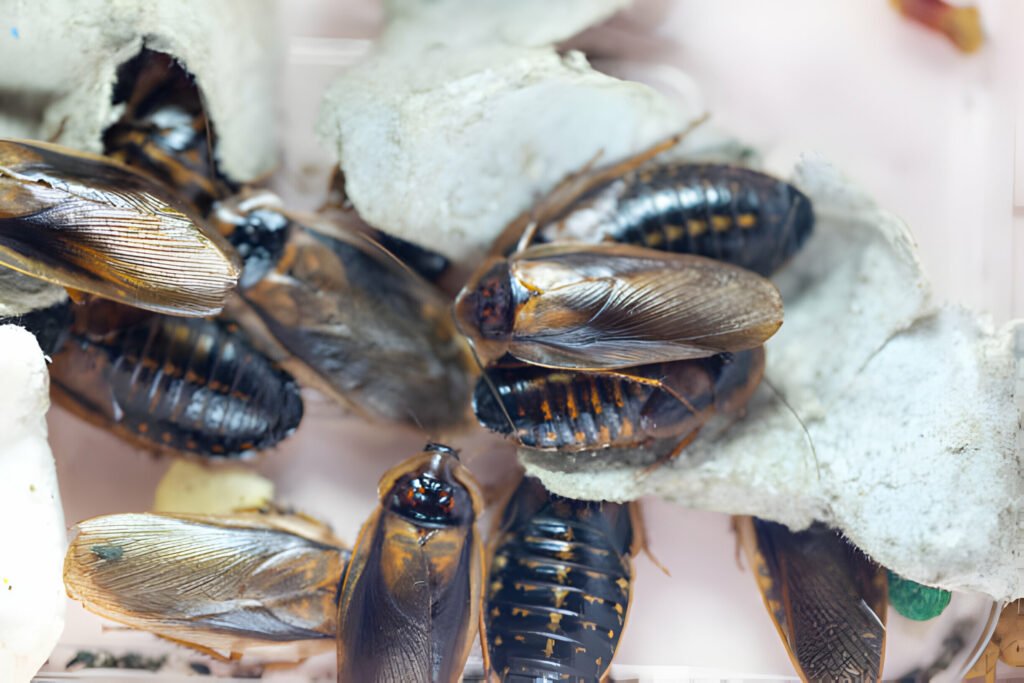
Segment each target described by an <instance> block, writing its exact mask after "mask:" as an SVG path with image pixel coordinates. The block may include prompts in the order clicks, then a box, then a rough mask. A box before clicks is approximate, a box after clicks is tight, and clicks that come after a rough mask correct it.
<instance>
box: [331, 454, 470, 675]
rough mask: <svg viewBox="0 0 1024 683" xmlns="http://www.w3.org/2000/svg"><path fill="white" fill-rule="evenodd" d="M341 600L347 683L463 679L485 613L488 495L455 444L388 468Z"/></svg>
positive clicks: (341, 668)
mask: <svg viewBox="0 0 1024 683" xmlns="http://www.w3.org/2000/svg"><path fill="white" fill-rule="evenodd" d="M378 491H379V494H380V505H379V507H378V508H377V510H376V511H374V513H373V514H372V515H371V516H370V518H369V519H368V520H367V521H366V523H365V524H364V525H363V528H362V530H361V531H360V532H359V539H358V541H357V542H356V546H355V549H354V550H353V552H352V559H351V560H350V562H349V565H348V569H347V570H346V571H345V580H344V583H343V584H342V589H341V600H340V603H339V606H338V614H339V616H338V681H339V683H355V682H358V683H373V682H375V681H376V682H381V683H384V682H386V683H399V682H401V683H434V682H449V681H450V682H452V683H454V682H455V681H458V680H459V679H460V677H461V675H462V670H463V667H464V666H465V663H466V659H467V657H468V656H469V650H470V647H471V646H472V640H473V635H474V629H476V627H477V624H478V619H479V614H480V603H481V599H482V586H483V579H484V574H483V549H482V545H481V541H480V537H479V534H478V533H477V531H476V524H475V523H476V518H477V516H478V515H479V514H480V511H481V508H482V506H481V500H480V495H479V494H478V493H477V491H476V485H475V484H474V482H473V480H472V478H471V476H470V474H469V472H468V470H466V468H465V467H463V466H462V465H461V464H460V463H459V460H458V457H457V455H456V453H455V451H453V450H452V449H450V448H448V447H447V446H441V445H438V444H428V445H427V447H426V448H425V449H424V451H423V452H422V453H420V454H418V455H415V456H413V457H412V458H410V459H408V460H406V461H405V462H403V463H401V464H399V465H398V466H396V467H394V468H392V469H391V470H390V471H388V472H387V473H386V474H385V475H384V477H383V478H382V479H381V482H380V486H379V488H378Z"/></svg>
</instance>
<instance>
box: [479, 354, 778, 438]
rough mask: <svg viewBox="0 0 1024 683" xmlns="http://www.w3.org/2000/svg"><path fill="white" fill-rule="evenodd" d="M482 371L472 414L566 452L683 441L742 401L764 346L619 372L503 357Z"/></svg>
mask: <svg viewBox="0 0 1024 683" xmlns="http://www.w3.org/2000/svg"><path fill="white" fill-rule="evenodd" d="M485 372H486V378H484V377H481V378H480V380H479V381H478V382H477V385H476V391H475V392H474V395H473V411H474V412H475V413H476V416H477V419H478V420H479V421H480V423H481V424H483V426H485V427H487V428H488V429H490V430H491V431H494V432H498V433H501V434H510V433H512V432H513V430H514V433H512V436H513V438H514V439H515V440H516V442H517V443H518V444H519V445H520V446H525V447H527V448H530V449H535V450H553V451H559V452H563V453H565V452H574V451H582V450H592V449H601V448H616V447H636V446H640V445H643V444H647V443H650V442H652V441H655V440H659V439H666V438H674V439H675V441H676V442H677V443H680V444H684V445H685V443H687V442H688V441H689V440H690V439H692V437H693V436H695V435H696V433H697V431H698V430H699V429H700V427H701V426H702V425H703V424H704V423H705V422H706V421H707V420H708V419H709V418H710V417H711V416H712V415H714V414H722V415H727V414H730V413H733V412H735V411H737V410H740V409H742V408H743V407H744V406H745V405H746V403H747V401H748V399H749V398H750V396H751V394H752V393H753V391H754V389H756V388H757V385H758V383H759V382H760V381H761V377H762V375H763V373H764V350H763V349H762V348H760V347H759V348H756V349H751V350H749V351H740V352H738V353H735V354H719V355H716V356H711V357H710V358H701V359H697V360H689V361H676V362H674V363H659V364H654V365H644V366H640V367H636V368H627V369H624V370H620V371H618V372H616V373H611V372H606V373H587V372H572V371H567V370H552V369H549V368H541V367H537V366H531V365H528V364H526V363H521V362H517V361H515V360H511V359H507V358H506V359H505V360H504V362H500V363H498V364H496V365H493V366H491V367H489V368H488V369H487V370H486V371H485ZM495 395H497V396H498V397H500V400H501V404H499V403H498V401H497V400H496V398H495ZM510 420H511V424H510Z"/></svg>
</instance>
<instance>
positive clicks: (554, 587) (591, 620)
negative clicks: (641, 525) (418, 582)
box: [485, 484, 632, 683]
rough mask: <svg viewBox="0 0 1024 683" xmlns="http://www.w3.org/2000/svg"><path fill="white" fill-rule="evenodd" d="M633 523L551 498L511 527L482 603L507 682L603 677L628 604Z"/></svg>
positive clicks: (623, 515) (621, 509)
mask: <svg viewBox="0 0 1024 683" xmlns="http://www.w3.org/2000/svg"><path fill="white" fill-rule="evenodd" d="M538 486H539V484H538ZM629 524H630V522H629V513H628V509H627V508H626V506H624V505H619V504H617V503H597V502H584V501H573V500H568V499H562V498H558V497H555V496H550V500H549V502H548V503H547V505H545V506H544V507H543V508H541V509H540V510H539V511H538V513H537V514H536V515H534V516H532V517H531V518H530V519H529V520H528V521H526V523H524V524H522V525H519V526H514V527H513V528H510V529H508V528H507V529H506V530H505V533H504V534H503V535H502V537H501V541H500V544H499V545H498V547H497V549H496V551H495V554H494V556H493V558H492V564H491V568H490V576H489V586H488V593H487V595H488V598H487V604H486V605H485V628H486V630H487V634H486V635H487V646H488V651H489V654H490V665H491V668H492V670H493V671H494V672H495V673H497V674H498V676H499V678H500V679H501V680H503V681H535V680H539V679H540V680H557V681H586V682H587V683H590V682H592V681H597V680H599V679H600V678H601V677H602V676H603V675H604V673H605V672H606V671H607V669H608V667H609V666H610V665H611V660H612V657H613V656H614V654H615V648H616V647H617V645H618V642H619V636H620V635H621V633H622V628H623V626H624V624H625V620H626V612H627V610H628V607H629V598H630V582H631V580H632V566H631V561H630V557H629V554H628V553H629V548H630V545H631V543H632V530H631V527H630V525H629Z"/></svg>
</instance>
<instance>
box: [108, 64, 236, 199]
mask: <svg viewBox="0 0 1024 683" xmlns="http://www.w3.org/2000/svg"><path fill="white" fill-rule="evenodd" d="M113 104H114V105H121V106H123V107H124V111H123V113H122V115H121V118H120V119H119V120H118V121H117V122H116V123H115V124H114V125H112V126H110V127H109V128H108V129H107V130H106V131H105V132H104V134H103V146H104V150H105V151H106V154H107V156H109V157H111V158H113V159H117V160H118V161H120V162H122V163H125V164H127V165H129V166H134V167H135V168H138V169H140V170H142V171H143V172H145V173H147V174H149V175H151V176H152V177H154V178H156V179H157V180H159V181H160V182H162V183H163V184H164V185H166V186H167V187H173V188H174V189H175V191H176V192H177V193H178V194H179V195H180V196H181V197H182V198H183V199H185V200H186V201H188V202H190V203H191V204H192V206H194V207H195V208H196V209H197V210H198V211H199V212H200V213H202V214H204V215H205V214H208V213H209V212H210V210H211V208H212V206H213V203H214V202H216V201H217V200H219V199H223V198H225V197H228V196H230V195H232V194H233V193H234V191H235V187H234V186H233V185H232V184H231V183H229V182H228V181H227V180H226V179H225V178H224V177H223V176H222V175H221V174H220V171H219V170H218V168H217V163H216V159H215V158H214V155H213V145H212V144H211V143H212V138H213V131H212V129H211V126H210V122H209V119H208V118H207V116H206V110H205V108H204V105H203V101H202V98H201V97H200V95H199V90H198V88H197V87H196V84H195V81H194V80H193V78H192V76H191V74H189V73H188V72H187V71H186V70H185V69H184V68H183V67H182V66H181V65H180V64H179V63H178V62H176V61H175V60H174V58H172V57H171V56H170V55H167V54H164V53H161V52H155V51H153V50H149V49H143V50H142V51H140V52H139V54H138V55H136V56H135V57H134V58H132V59H131V60H129V61H128V62H125V63H124V64H122V65H121V67H120V68H119V69H118V73H117V83H116V84H115V87H114V97H113Z"/></svg>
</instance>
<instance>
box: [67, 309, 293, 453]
mask: <svg viewBox="0 0 1024 683" xmlns="http://www.w3.org/2000/svg"><path fill="white" fill-rule="evenodd" d="M75 313H76V321H75V323H74V325H73V327H72V331H71V336H70V339H69V341H68V342H67V343H66V344H65V345H64V348H63V350H62V351H61V352H60V353H58V354H57V355H56V356H55V357H54V361H53V364H52V365H51V368H50V376H51V388H52V392H53V395H54V398H55V400H56V401H57V402H58V403H59V404H60V405H62V406H64V407H65V408H68V409H69V410H71V411H72V412H74V413H75V414H77V415H79V416H80V417H83V418H85V419H86V420H87V421H89V422H92V423H94V424H97V425H99V426H102V427H106V428H108V429H110V430H111V431H112V432H114V433H115V434H117V435H119V436H121V437H122V438H125V439H127V440H129V441H131V442H133V443H135V444H137V445H140V446H143V447H146V448H150V449H154V450H162V451H170V452H187V453H192V454H197V455H204V456H214V457H234V456H241V455H247V454H250V453H251V452H253V451H256V450H261V449H265V448H269V447H271V446H273V445H275V444H277V443H278V442H279V441H281V440H282V439H284V438H285V437H286V436H288V435H289V434H291V433H292V432H293V431H295V429H296V427H297V426H298V424H299V421H300V420H301V418H302V412H303V408H302V398H301V396H300V394H299V387H298V385H297V384H296V382H295V380H294V379H293V378H292V377H291V376H290V375H289V374H288V373H287V372H285V371H284V370H282V369H281V368H279V367H277V366H276V365H275V364H274V363H272V362H271V361H270V360H269V359H267V358H266V357H265V356H263V355H262V354H261V353H259V352H258V351H257V350H256V349H255V348H254V347H253V346H252V344H251V343H250V341H249V340H248V338H247V336H246V334H245V333H244V332H243V331H242V330H241V329H239V328H238V327H237V326H236V325H232V324H230V323H228V322H227V321H225V320H223V319H200V318H178V317H171V316H164V315H156V314H149V313H145V312H142V311H138V310H137V309H131V308H127V307H123V306H119V305H117V304H113V303H111V302H105V301H95V302H92V303H90V304H88V305H86V306H81V307H77V310H76V311H75Z"/></svg>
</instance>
